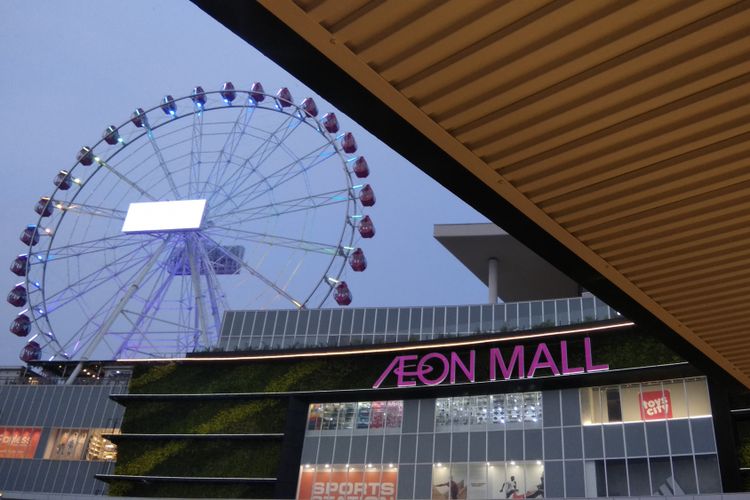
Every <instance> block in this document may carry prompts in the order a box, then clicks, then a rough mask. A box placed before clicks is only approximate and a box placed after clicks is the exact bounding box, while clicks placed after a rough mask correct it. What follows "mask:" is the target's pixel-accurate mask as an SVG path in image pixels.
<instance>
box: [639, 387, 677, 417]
mask: <svg viewBox="0 0 750 500" xmlns="http://www.w3.org/2000/svg"><path fill="white" fill-rule="evenodd" d="M638 400H639V402H640V405H641V419H643V420H663V419H665V418H672V397H671V396H670V395H669V390H668V389H664V390H663V391H644V392H642V393H640V394H639V395H638Z"/></svg>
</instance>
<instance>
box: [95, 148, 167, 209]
mask: <svg viewBox="0 0 750 500" xmlns="http://www.w3.org/2000/svg"><path fill="white" fill-rule="evenodd" d="M94 161H96V163H97V164H99V166H100V167H102V168H104V169H106V170H107V171H108V172H110V173H112V174H113V175H114V176H115V177H117V178H118V179H120V180H121V181H122V182H124V183H125V184H127V185H128V186H130V187H132V188H133V189H135V190H136V191H138V192H139V193H140V194H141V195H142V196H145V197H146V198H148V199H149V200H151V201H156V199H157V198H156V197H155V196H154V195H152V194H151V193H149V192H148V191H147V190H145V189H143V188H142V187H141V186H140V185H138V184H137V183H136V182H134V181H132V180H131V179H129V178H128V177H127V176H125V175H123V174H122V173H120V172H119V171H118V170H117V169H116V168H114V167H112V166H111V165H110V164H109V163H107V162H106V161H105V160H103V159H101V158H99V157H98V156H95V157H94ZM87 183H88V181H86V183H84V185H85V184H87ZM84 185H81V187H82V188H83V186H84Z"/></svg>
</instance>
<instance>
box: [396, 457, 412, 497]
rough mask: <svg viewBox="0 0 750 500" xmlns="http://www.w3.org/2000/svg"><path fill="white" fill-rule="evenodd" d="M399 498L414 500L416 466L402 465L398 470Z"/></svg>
mask: <svg viewBox="0 0 750 500" xmlns="http://www.w3.org/2000/svg"><path fill="white" fill-rule="evenodd" d="M397 489H398V492H397V495H398V498H399V499H411V498H414V497H413V495H414V466H413V465H402V466H401V467H399V470H398V488H397Z"/></svg>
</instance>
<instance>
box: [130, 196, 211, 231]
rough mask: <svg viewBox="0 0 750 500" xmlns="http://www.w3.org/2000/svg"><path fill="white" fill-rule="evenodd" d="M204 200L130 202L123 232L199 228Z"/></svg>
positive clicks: (201, 221)
mask: <svg viewBox="0 0 750 500" xmlns="http://www.w3.org/2000/svg"><path fill="white" fill-rule="evenodd" d="M205 211H206V200H174V201H151V202H142V203H131V204H130V206H129V207H128V213H127V214H125V222H123V224H122V232H123V233H156V232H168V231H190V230H195V229H200V227H201V224H202V223H203V216H204V213H205Z"/></svg>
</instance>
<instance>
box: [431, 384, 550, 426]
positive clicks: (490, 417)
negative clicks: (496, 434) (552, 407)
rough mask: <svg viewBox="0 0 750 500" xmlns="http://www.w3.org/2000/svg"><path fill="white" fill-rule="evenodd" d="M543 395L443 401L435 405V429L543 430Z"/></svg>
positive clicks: (447, 399)
mask: <svg viewBox="0 0 750 500" xmlns="http://www.w3.org/2000/svg"><path fill="white" fill-rule="evenodd" d="M541 422H542V393H541V392H527V393H513V394H493V395H490V396H486V395H485V396H464V397H455V398H440V399H437V400H436V401H435V426H436V429H437V430H438V431H447V430H450V429H451V428H452V427H457V426H464V427H465V426H472V428H473V429H474V430H481V429H484V427H485V426H487V425H490V426H493V427H498V426H504V425H506V424H507V423H515V424H524V425H526V426H527V427H538V426H541Z"/></svg>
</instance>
